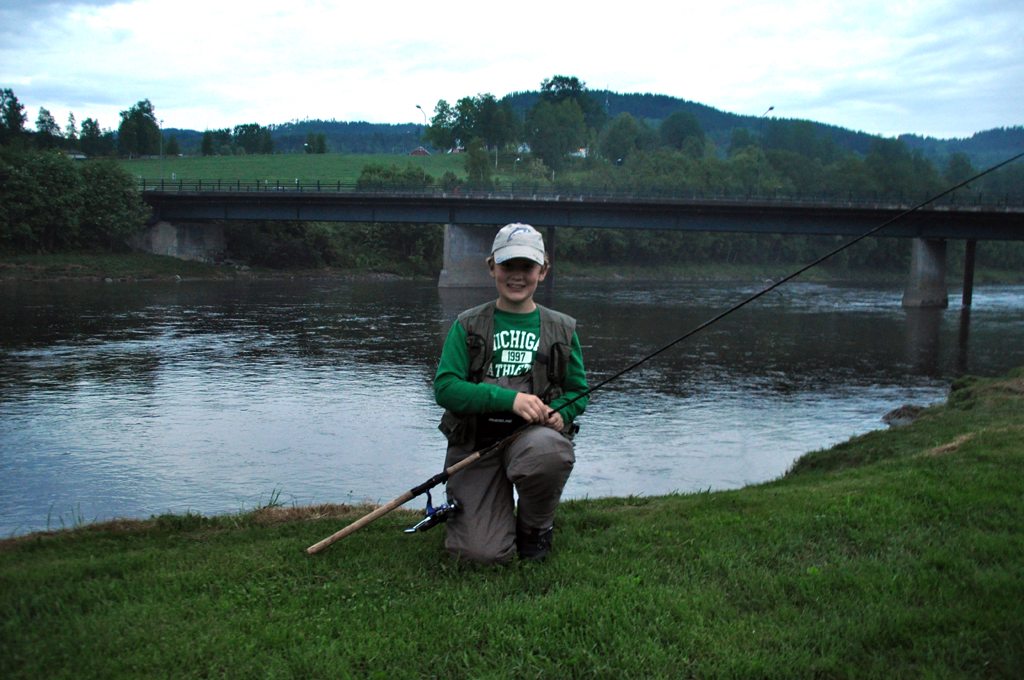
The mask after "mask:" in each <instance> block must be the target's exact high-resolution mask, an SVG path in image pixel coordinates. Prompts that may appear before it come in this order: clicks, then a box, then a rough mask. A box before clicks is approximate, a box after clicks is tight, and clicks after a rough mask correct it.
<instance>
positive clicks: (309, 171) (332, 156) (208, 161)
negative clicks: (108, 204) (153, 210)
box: [121, 153, 465, 183]
mask: <svg viewBox="0 0 1024 680" xmlns="http://www.w3.org/2000/svg"><path fill="white" fill-rule="evenodd" d="M464 159H465V156H463V155H461V154H460V155H454V156H453V155H434V156H405V155H402V156H397V155H396V156H386V155H362V154H341V153H328V154H270V155H262V156H193V157H181V158H171V157H165V158H164V159H163V161H160V160H159V159H154V158H145V159H135V160H122V161H121V164H122V165H124V167H125V168H127V169H128V171H129V172H131V173H132V174H133V175H135V176H136V177H142V178H144V179H146V180H157V181H159V180H160V177H161V175H160V172H161V163H162V166H163V178H164V179H165V180H168V181H169V180H170V179H171V178H172V176H174V177H176V178H177V179H183V180H198V179H201V180H218V179H222V180H236V179H241V180H256V179H259V180H264V179H266V180H270V181H275V180H281V181H282V182H285V181H288V182H294V181H295V180H296V179H298V180H299V181H301V182H315V181H317V180H320V181H323V182H337V181H341V182H342V183H345V182H355V181H356V180H357V179H359V173H360V172H362V170H363V166H364V165H370V164H377V165H397V166H398V167H400V168H405V167H406V166H410V165H411V166H412V167H414V168H425V169H426V171H427V174H429V175H433V176H434V178H435V179H440V178H441V176H442V175H444V173H445V172H446V171H448V170H450V171H452V172H454V173H455V174H457V175H460V176H462V175H465V170H464V169H463V168H464V165H465V160H464Z"/></svg>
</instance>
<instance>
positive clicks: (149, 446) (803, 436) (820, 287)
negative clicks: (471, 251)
mask: <svg viewBox="0 0 1024 680" xmlns="http://www.w3.org/2000/svg"><path fill="white" fill-rule="evenodd" d="M756 289H757V284H753V283H751V284H744V283H731V282H686V283H682V282H664V283H652V284H646V283H644V284H641V283H634V282H601V283H590V282H582V281H566V280H562V281H560V282H559V284H558V290H557V292H556V294H555V297H554V299H553V300H552V304H553V306H554V307H555V308H556V309H559V310H561V311H564V312H566V313H568V314H571V315H573V316H575V317H577V318H578V319H579V320H580V325H579V334H580V338H581V341H582V344H583V351H584V360H585V363H586V366H587V371H588V375H589V377H590V380H591V383H592V384H593V383H596V382H597V381H599V380H600V379H601V378H602V377H604V376H608V375H610V374H612V373H614V372H616V371H618V370H619V369H621V368H622V367H624V366H625V365H627V364H628V363H629V362H631V361H632V360H635V359H637V358H639V357H641V356H643V355H645V354H646V353H648V352H650V351H652V350H653V349H656V348H657V347H659V346H661V345H662V344H664V343H665V342H667V341H669V340H671V339H673V338H674V337H676V336H678V335H681V334H682V333H683V332H685V331H686V330H689V329H690V328H692V327H693V326H696V325H697V324H699V323H700V322H702V321H704V320H705V319H707V318H709V317H711V316H713V315H714V314H716V313H718V312H719V311H721V310H722V309H724V308H726V307H727V306H729V305H730V304H732V303H734V302H736V301H738V300H740V299H742V298H743V297H744V296H746V295H748V294H750V293H752V292H754V291H755V290H756ZM491 294H492V292H491V291H448V292H446V291H439V290H438V289H437V288H436V287H435V286H434V285H432V284H431V283H429V282H410V281H384V282H379V281H378V282H344V281H330V280H272V281H251V282H242V281H239V282H231V283H224V282H179V283H172V282H117V283H112V284H105V283H95V284H94V283H45V284H39V283H36V284H29V283H12V282H8V283H5V284H2V285H0V302H2V310H0V321H2V326H0V369H2V373H0V535H2V536H10V535H17V534H22V533H26V532H29V531H34V530H39V529H45V528H46V527H47V526H50V527H51V528H53V527H60V526H61V525H69V524H74V523H77V522H81V521H94V520H104V519H111V518H116V517H148V516H150V515H152V514H161V513H165V512H175V513H183V512H187V511H191V512H200V513H203V514H216V513H223V512H235V511H239V510H243V509H251V508H253V507H255V506H257V505H259V504H261V503H267V502H269V501H271V500H272V499H273V500H277V501H278V502H282V503H285V504H292V503H295V504H308V503H321V502H333V503H345V502H362V501H365V500H370V501H385V500H390V499H391V498H393V497H395V496H397V495H398V494H400V493H401V492H403V491H405V490H406V489H408V488H410V487H411V486H413V485H415V484H418V483H419V482H421V481H423V480H424V479H426V478H427V477H428V476H430V475H432V474H434V473H435V472H438V471H439V470H440V466H441V463H442V460H443V454H444V439H443V437H442V435H441V434H440V433H439V432H438V431H437V429H436V424H437V421H438V420H439V418H440V415H441V410H440V409H439V408H438V407H437V406H436V405H435V404H434V402H433V392H432V386H431V381H432V378H433V373H434V370H435V368H436V362H437V357H438V355H439V353H440V348H441V343H442V341H443V338H444V333H445V331H446V329H447V328H448V327H449V326H450V324H451V322H452V320H453V319H454V317H455V315H456V314H457V313H458V312H459V311H461V310H462V309H465V308H467V307H469V306H471V305H473V304H476V303H478V302H482V301H484V300H486V299H488V298H489V297H490V296H491ZM900 295H901V291H900V289H899V288H898V287H878V286H868V285H841V284H828V285H826V284H817V283H792V284H788V285H787V286H785V287H783V288H781V289H780V290H779V292H778V293H776V292H773V293H771V294H770V295H769V296H766V297H765V298H762V299H761V300H758V301H757V302H755V303H754V304H752V305H750V306H749V307H747V308H744V309H743V310H741V311H739V312H738V313H736V314H734V315H733V316H731V317H729V318H727V319H726V320H724V321H722V322H721V323H719V324H716V325H715V326H713V327H711V328H709V329H708V330H707V331H705V332H703V333H702V334H700V335H698V336H695V337H694V338H693V339H691V340H690V341H687V342H685V343H683V344H681V345H679V346H677V347H676V348H674V349H672V350H670V351H669V352H667V353H666V354H665V355H663V356H662V357H659V358H657V359H655V360H653V361H651V362H649V363H648V364H645V365H644V366H643V367H641V368H640V369H638V370H637V371H635V372H632V373H630V374H627V375H626V376H624V377H623V378H622V379H620V380H619V381H616V382H614V383H612V384H611V385H609V386H608V387H607V388H606V389H605V390H602V391H601V392H598V393H597V394H595V395H594V396H593V398H592V401H591V404H590V407H589V409H588V411H587V413H586V414H585V415H584V416H583V417H582V418H581V419H580V423H581V425H582V431H581V433H580V435H579V437H578V438H577V464H576V468H575V470H574V472H573V475H572V477H571V478H570V481H569V484H568V486H567V487H566V491H565V495H566V497H585V496H589V497H599V496H609V495H615V496H624V495H629V494H636V495H656V494H664V493H669V492H674V491H678V492H693V491H697V490H707V489H709V488H711V489H728V488H737V487H740V486H743V485H746V484H750V483H757V482H762V481H766V480H769V479H773V478H775V477H778V476H779V475H781V474H783V473H784V472H785V471H786V469H787V468H788V467H789V466H790V465H791V464H792V462H793V461H794V460H795V459H796V458H797V457H799V456H800V455H801V454H802V453H804V452H806V451H810V450H813V449H818V448H821V447H827V446H830V445H832V444H835V443H837V442H840V441H844V440H846V439H847V438H849V437H850V436H852V435H856V434H860V433H863V432H866V431H869V430H873V429H878V428H881V427H884V424H883V422H882V420H881V416H882V415H883V414H885V413H886V412H887V411H889V410H890V409H893V408H895V407H897V406H900V405H901V404H904V403H916V404H931V403H935V402H938V401H941V400H942V399H944V398H945V395H946V390H947V389H948V384H949V382H950V381H951V380H952V379H954V378H955V376H956V375H957V364H958V361H959V362H962V361H964V357H961V356H960V349H959V348H958V326H959V319H960V313H959V305H958V300H959V296H958V291H951V296H950V297H951V306H950V309H948V310H946V311H945V312H934V313H923V314H922V313H919V312H918V313H914V312H910V313H908V312H906V311H905V310H903V309H901V307H900ZM1022 310H1024V287H1022V286H979V287H977V288H976V289H975V293H974V305H973V310H972V318H971V335H970V340H969V346H968V347H969V349H968V351H967V354H966V355H965V357H966V361H967V367H968V369H969V370H970V372H972V373H976V374H980V375H994V374H999V373H1002V372H1005V371H1006V370H1008V369H1009V368H1012V367H1014V366H1019V365H1024V314H1022V313H1021V312H1022ZM420 503H421V501H420V500H417V501H415V502H414V505H415V506H417V507H418V506H419V505H420Z"/></svg>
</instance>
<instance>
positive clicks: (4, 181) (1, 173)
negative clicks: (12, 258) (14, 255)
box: [0, 153, 82, 252]
mask: <svg viewBox="0 0 1024 680" xmlns="http://www.w3.org/2000/svg"><path fill="white" fill-rule="evenodd" d="M81 211H82V191H81V178H80V176H79V174H78V170H77V168H76V167H75V165H74V163H73V162H72V161H71V160H70V159H69V158H68V157H67V156H64V155H59V154H53V153H23V154H17V155H16V156H15V157H12V158H11V159H10V160H9V162H6V163H0V242H4V241H6V242H8V243H10V244H11V245H17V246H20V249H21V250H25V251H43V252H53V251H54V250H62V249H66V248H70V247H72V246H73V245H74V244H75V241H76V237H77V235H78V226H79V216H80V215H81Z"/></svg>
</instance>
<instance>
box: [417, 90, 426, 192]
mask: <svg viewBox="0 0 1024 680" xmlns="http://www.w3.org/2000/svg"><path fill="white" fill-rule="evenodd" d="M416 108H417V109H419V110H420V113H422V114H423V129H424V130H426V129H427V112H426V111H424V110H423V107H422V106H420V105H419V104H417V105H416ZM420 146H423V137H422V136H420ZM424 151H426V149H424ZM423 183H424V184H426V183H427V156H426V154H424V156H423Z"/></svg>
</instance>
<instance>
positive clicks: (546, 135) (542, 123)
mask: <svg viewBox="0 0 1024 680" xmlns="http://www.w3.org/2000/svg"><path fill="white" fill-rule="evenodd" d="M526 130H527V140H528V141H529V142H530V147H531V149H532V151H533V153H535V154H537V155H538V156H540V158H541V160H543V161H544V163H545V164H546V165H547V166H548V167H550V168H552V169H554V170H560V169H561V167H562V162H563V160H564V159H565V157H566V156H568V155H569V154H570V153H572V152H574V151H576V150H578V149H580V148H581V147H582V146H583V144H584V142H585V141H586V139H587V124H586V121H585V119H584V116H583V111H582V109H580V106H579V104H578V103H577V101H576V100H575V99H566V100H564V101H562V102H561V103H559V104H552V103H550V102H548V101H546V100H541V101H540V102H538V103H537V105H536V106H535V107H533V108H532V109H531V110H530V112H529V113H528V114H527V118H526Z"/></svg>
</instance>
